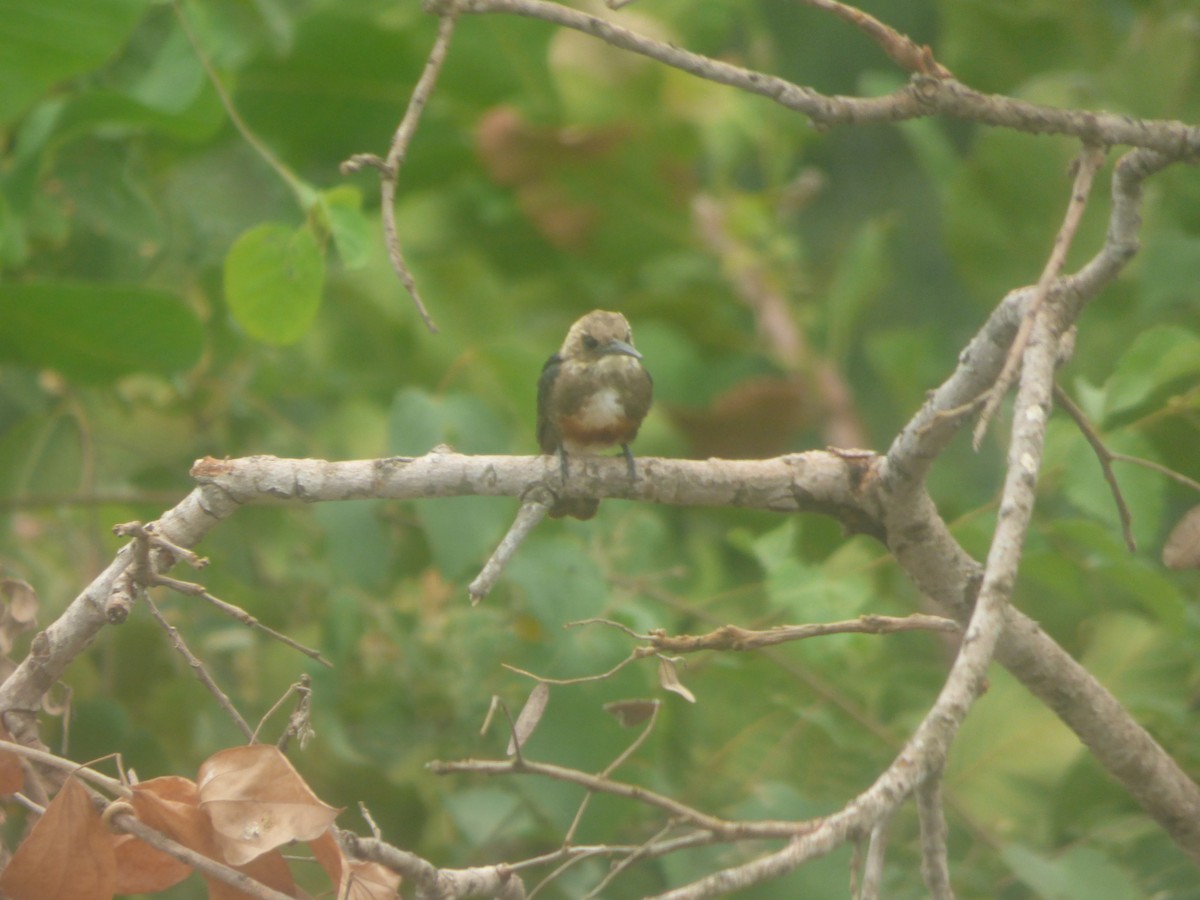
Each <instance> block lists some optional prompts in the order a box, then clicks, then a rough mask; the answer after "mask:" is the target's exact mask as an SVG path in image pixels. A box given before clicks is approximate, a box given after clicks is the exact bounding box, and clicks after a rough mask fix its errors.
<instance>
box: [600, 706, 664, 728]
mask: <svg viewBox="0 0 1200 900" xmlns="http://www.w3.org/2000/svg"><path fill="white" fill-rule="evenodd" d="M657 709H658V701H657V700H614V701H613V702H612V703H605V704H604V711H605V712H606V713H608V714H609V715H610V716H612V717H613V718H615V719H616V720H617V721H618V722H620V723H621V727H622V728H633V727H634V726H635V725H641V724H642V723H643V722H645V721H646V720H647V719H649V718H650V717H651V716H652V715H654V713H655V711H656V710H657Z"/></svg>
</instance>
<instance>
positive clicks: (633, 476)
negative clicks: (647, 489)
mask: <svg viewBox="0 0 1200 900" xmlns="http://www.w3.org/2000/svg"><path fill="white" fill-rule="evenodd" d="M621 452H622V453H623V454H624V455H625V464H626V465H628V466H629V480H630V481H637V480H638V474H637V465H636V464H635V463H634V461H633V451H631V450H630V449H629V445H628V444H622V445H621Z"/></svg>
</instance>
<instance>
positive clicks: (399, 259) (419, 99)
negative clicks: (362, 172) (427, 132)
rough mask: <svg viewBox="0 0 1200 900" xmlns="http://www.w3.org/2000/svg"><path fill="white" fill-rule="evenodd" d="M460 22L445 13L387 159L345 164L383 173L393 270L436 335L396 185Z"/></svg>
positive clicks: (361, 158) (452, 11) (353, 160)
mask: <svg viewBox="0 0 1200 900" xmlns="http://www.w3.org/2000/svg"><path fill="white" fill-rule="evenodd" d="M457 19H458V13H457V11H456V10H455V9H454V8H450V9H447V10H446V11H445V12H444V13H442V15H441V18H440V19H439V21H438V31H437V37H435V38H434V41H433V47H432V48H431V49H430V51H429V56H428V58H427V59H426V60H425V68H424V70H423V71H422V72H421V77H420V79H418V81H417V86H416V87H415V88H413V92H412V97H411V99H410V100H409V102H408V109H406V110H405V111H404V117H403V118H402V119H401V120H400V124H399V126H397V128H396V133H395V134H394V135H393V137H392V143H391V145H390V146H389V147H388V153H387V158H386V159H380V158H379V157H377V156H370V155H367V154H359V155H357V156H353V157H351V158H350V159H348V160H346V162H344V163H342V171H343V172H344V173H349V172H355V171H358V170H359V169H361V168H363V167H365V166H371V167H372V168H375V169H377V170H378V171H379V176H380V194H381V196H380V207H381V210H382V216H383V228H384V232H385V233H386V235H387V248H388V258H389V259H390V260H391V262H392V268H393V269H395V271H396V275H397V276H398V277H399V278H400V283H401V284H403V285H404V289H405V290H406V291H408V295H409V296H410V297H411V298H412V301H413V304H414V305H415V306H416V307H417V312H418V313H420V314H421V318H422V319H423V320H424V322H425V326H426V327H427V328H428V329H429V330H430V331H431V332H435V333H436V332H437V326H436V325H435V324H434V323H433V318H432V317H431V316H430V315H429V311H428V310H427V309H426V308H425V302H424V301H423V300H422V299H421V293H420V291H419V290H418V289H417V282H416V279H414V278H413V275H412V271H411V270H410V269H409V267H408V263H407V262H405V261H404V252H403V251H402V250H401V249H400V230H399V228H398V227H397V226H396V182H397V180H398V179H399V178H400V169H401V168H402V167H403V165H404V160H405V158H406V157H407V156H408V146H409V144H411V143H412V139H413V135H414V134H416V132H417V124H418V123H419V122H420V121H421V113H422V112H423V111H424V110H425V104H426V103H428V102H429V98H430V96H432V94H433V89H434V86H435V85H436V84H437V79H438V75H439V74H440V73H441V71H442V65H443V64H444V63H445V62H446V54H447V53H448V52H449V50H450V38H451V37H452V36H453V34H454V23H455V22H456V21H457Z"/></svg>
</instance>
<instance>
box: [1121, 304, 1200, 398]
mask: <svg viewBox="0 0 1200 900" xmlns="http://www.w3.org/2000/svg"><path fill="white" fill-rule="evenodd" d="M1197 375H1200V337H1197V335H1196V334H1195V332H1193V331H1189V330H1188V329H1185V328H1177V327H1174V326H1167V325H1164V326H1161V327H1158V328H1151V329H1148V330H1146V331H1144V332H1142V333H1141V334H1139V335H1138V336H1137V338H1136V339H1135V340H1134V342H1133V345H1132V346H1131V347H1130V348H1129V349H1128V350H1126V351H1125V353H1124V354H1123V355H1122V356H1121V359H1120V361H1119V362H1118V363H1117V368H1116V370H1115V371H1114V372H1113V373H1112V375H1111V376H1110V377H1109V379H1108V381H1107V382H1106V383H1105V392H1106V394H1107V396H1106V402H1105V405H1104V412H1105V417H1106V420H1107V421H1111V420H1112V419H1113V418H1114V417H1117V416H1121V417H1125V416H1128V415H1130V414H1133V413H1135V412H1137V411H1139V410H1141V409H1142V408H1143V407H1145V406H1147V405H1149V404H1151V403H1152V402H1156V401H1158V400H1161V399H1162V394H1163V393H1165V392H1166V391H1167V390H1169V389H1170V388H1172V387H1173V386H1175V385H1176V384H1177V383H1178V382H1180V381H1183V380H1184V379H1190V378H1195V377H1196V376H1197Z"/></svg>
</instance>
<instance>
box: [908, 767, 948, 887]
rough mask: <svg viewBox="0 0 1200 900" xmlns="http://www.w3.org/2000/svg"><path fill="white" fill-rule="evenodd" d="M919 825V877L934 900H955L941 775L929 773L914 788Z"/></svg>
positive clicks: (939, 773)
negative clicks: (947, 846)
mask: <svg viewBox="0 0 1200 900" xmlns="http://www.w3.org/2000/svg"><path fill="white" fill-rule="evenodd" d="M917 813H918V815H919V817H920V821H921V875H922V876H923V877H924V879H925V888H926V890H928V891H929V896H930V897H931V898H933V900H954V892H953V891H952V890H951V888H950V867H949V864H948V862H947V859H946V835H947V830H946V813H945V810H944V809H943V808H942V773H941V772H931V773H930V775H929V777H928V778H927V779H926V780H925V781H924V782H922V783H921V785H920V787H918V788H917Z"/></svg>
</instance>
